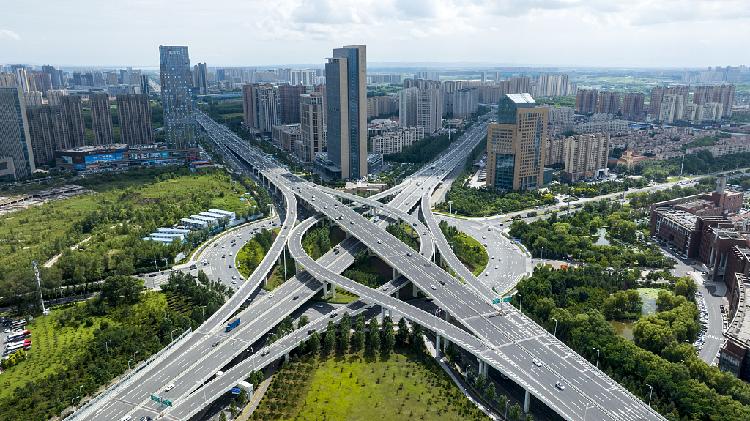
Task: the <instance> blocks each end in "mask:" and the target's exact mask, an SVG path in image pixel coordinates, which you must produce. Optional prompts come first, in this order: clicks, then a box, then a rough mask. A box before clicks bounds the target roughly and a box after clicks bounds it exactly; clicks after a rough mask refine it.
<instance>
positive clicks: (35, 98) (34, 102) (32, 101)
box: [23, 91, 43, 108]
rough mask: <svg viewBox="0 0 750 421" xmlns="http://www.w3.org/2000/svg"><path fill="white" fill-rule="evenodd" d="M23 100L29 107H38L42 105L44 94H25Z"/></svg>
mask: <svg viewBox="0 0 750 421" xmlns="http://www.w3.org/2000/svg"><path fill="white" fill-rule="evenodd" d="M23 100H24V102H25V103H26V108H28V107H38V106H40V105H42V102H43V101H42V93H41V92H39V91H31V92H26V93H24V94H23Z"/></svg>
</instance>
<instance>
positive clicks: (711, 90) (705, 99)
mask: <svg viewBox="0 0 750 421" xmlns="http://www.w3.org/2000/svg"><path fill="white" fill-rule="evenodd" d="M734 95H735V86H734V85H709V86H696V87H695V92H694V93H693V103H694V104H698V105H702V104H706V103H709V102H717V103H719V104H721V105H722V109H723V113H722V115H721V117H723V118H729V117H731V116H732V105H734Z"/></svg>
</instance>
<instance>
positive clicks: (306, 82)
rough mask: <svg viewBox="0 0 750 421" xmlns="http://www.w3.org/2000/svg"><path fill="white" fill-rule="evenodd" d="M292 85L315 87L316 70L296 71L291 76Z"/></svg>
mask: <svg viewBox="0 0 750 421" xmlns="http://www.w3.org/2000/svg"><path fill="white" fill-rule="evenodd" d="M289 77H290V79H291V81H290V82H291V84H292V85H303V86H313V85H315V78H316V75H315V70H314V69H294V70H292V71H291V73H290V74H289Z"/></svg>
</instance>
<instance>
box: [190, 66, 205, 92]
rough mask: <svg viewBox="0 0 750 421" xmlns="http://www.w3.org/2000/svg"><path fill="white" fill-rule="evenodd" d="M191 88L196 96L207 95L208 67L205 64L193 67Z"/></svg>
mask: <svg viewBox="0 0 750 421" xmlns="http://www.w3.org/2000/svg"><path fill="white" fill-rule="evenodd" d="M193 88H195V91H196V93H198V95H206V94H208V67H207V66H206V63H198V64H196V65H195V66H193Z"/></svg>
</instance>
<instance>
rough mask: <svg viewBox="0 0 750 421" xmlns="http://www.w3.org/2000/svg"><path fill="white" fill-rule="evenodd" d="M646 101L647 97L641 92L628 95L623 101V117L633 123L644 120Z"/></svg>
mask: <svg viewBox="0 0 750 421" xmlns="http://www.w3.org/2000/svg"><path fill="white" fill-rule="evenodd" d="M645 100H646V95H644V94H642V93H640V92H629V93H626V94H625V97H624V98H623V100H622V116H623V117H624V118H626V119H627V120H632V121H641V120H643V117H644V113H643V104H644V101H645Z"/></svg>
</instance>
